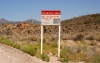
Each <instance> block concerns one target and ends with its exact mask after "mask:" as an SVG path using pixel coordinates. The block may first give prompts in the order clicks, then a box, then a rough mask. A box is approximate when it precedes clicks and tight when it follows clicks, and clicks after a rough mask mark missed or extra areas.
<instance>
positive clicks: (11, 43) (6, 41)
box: [0, 38, 20, 49]
mask: <svg viewBox="0 0 100 63" xmlns="http://www.w3.org/2000/svg"><path fill="white" fill-rule="evenodd" d="M0 41H1V43H2V44H6V45H8V46H11V47H14V48H17V49H20V45H19V44H16V43H15V42H12V41H10V40H9V39H7V38H0Z"/></svg>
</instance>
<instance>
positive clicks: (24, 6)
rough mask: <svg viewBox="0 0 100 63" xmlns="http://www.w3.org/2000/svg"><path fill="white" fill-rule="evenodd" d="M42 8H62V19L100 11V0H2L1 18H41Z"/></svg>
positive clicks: (21, 19)
mask: <svg viewBox="0 0 100 63" xmlns="http://www.w3.org/2000/svg"><path fill="white" fill-rule="evenodd" d="M41 10H61V12H62V18H61V19H62V20H64V19H69V18H73V17H77V16H80V15H86V14H94V13H100V0H0V19H1V18H5V19H7V20H10V21H23V20H27V19H30V18H33V19H37V20H39V21H40V20H41Z"/></svg>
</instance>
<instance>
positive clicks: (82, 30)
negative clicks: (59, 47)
mask: <svg viewBox="0 0 100 63" xmlns="http://www.w3.org/2000/svg"><path fill="white" fill-rule="evenodd" d="M32 21H33V19H31V20H27V21H26V22H21V23H18V24H13V23H6V24H4V25H2V26H0V35H3V36H4V35H6V36H14V37H15V36H16V37H21V38H23V37H29V36H32V35H37V36H40V32H41V31H40V24H34V23H31V22H32ZM44 33H45V34H47V35H49V34H52V35H54V34H58V26H44ZM61 33H62V34H61V35H62V38H65V37H66V39H67V38H68V39H70V38H71V39H72V38H73V37H74V36H75V35H77V34H84V35H86V36H87V37H88V36H97V37H99V36H100V14H91V15H84V16H79V17H74V18H72V19H68V20H64V21H62V22H61Z"/></svg>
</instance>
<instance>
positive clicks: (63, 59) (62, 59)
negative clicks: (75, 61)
mask: <svg viewBox="0 0 100 63" xmlns="http://www.w3.org/2000/svg"><path fill="white" fill-rule="evenodd" d="M60 61H61V62H64V63H65V62H68V59H67V58H61V59H60Z"/></svg>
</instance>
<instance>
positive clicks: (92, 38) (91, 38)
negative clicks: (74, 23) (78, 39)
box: [86, 36, 95, 40]
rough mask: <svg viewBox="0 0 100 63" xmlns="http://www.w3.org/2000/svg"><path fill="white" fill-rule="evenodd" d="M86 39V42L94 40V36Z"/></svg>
mask: <svg viewBox="0 0 100 63" xmlns="http://www.w3.org/2000/svg"><path fill="white" fill-rule="evenodd" d="M86 39H87V40H94V39H95V38H94V36H89V37H87V38H86Z"/></svg>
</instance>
